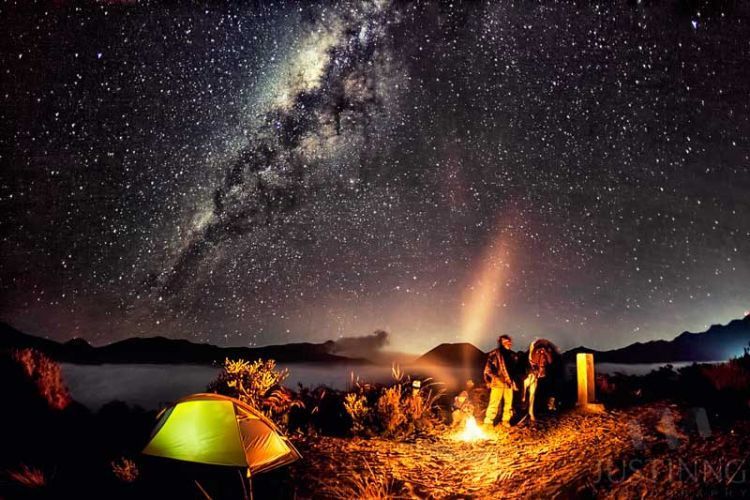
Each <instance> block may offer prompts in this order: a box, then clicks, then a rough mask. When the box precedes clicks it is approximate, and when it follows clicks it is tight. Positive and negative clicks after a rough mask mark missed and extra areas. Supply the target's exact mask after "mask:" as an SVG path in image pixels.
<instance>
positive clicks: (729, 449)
mask: <svg viewBox="0 0 750 500" xmlns="http://www.w3.org/2000/svg"><path fill="white" fill-rule="evenodd" d="M696 421H700V418H698V419H696V418H695V413H694V412H692V411H688V410H684V409H680V408H678V407H677V406H674V405H669V404H666V403H662V404H653V405H649V406H641V407H637V408H632V409H627V410H608V411H604V412H601V413H580V412H576V411H570V412H566V413H563V414H562V415H559V416H555V417H551V418H548V419H546V420H544V421H540V422H538V423H536V424H534V425H530V424H527V423H524V424H522V425H519V426H517V427H514V428H512V429H510V430H506V429H503V428H497V429H496V430H494V431H492V432H491V435H490V439H487V440H482V441H473V442H463V441H457V440H456V439H455V437H454V436H453V434H452V433H451V432H450V430H445V431H444V432H441V433H436V434H435V435H432V436H428V437H423V438H418V439H414V440H411V441H406V442H400V441H392V440H385V439H378V438H373V439H358V438H354V439H350V438H331V437H301V438H299V439H298V440H297V445H298V447H299V449H300V451H301V452H302V454H303V457H304V458H303V460H301V461H300V462H298V464H296V465H295V466H294V467H293V470H292V474H293V475H294V477H295V479H294V482H295V484H296V485H298V488H299V489H298V496H300V497H303V498H308V497H316V498H323V497H328V498H366V497H369V498H378V497H392V498H490V497H492V498H500V497H503V498H528V497H535V498H538V497H545V498H546V497H557V498H573V497H575V498H580V497H601V498H642V497H644V496H647V497H656V498H665V497H726V496H734V497H741V496H750V487H749V486H748V485H747V483H748V482H750V474H748V468H749V467H748V464H747V463H746V462H745V459H746V458H747V456H748V453H750V423H748V422H739V423H735V424H733V426H731V427H728V428H727V427H725V428H723V429H719V428H710V427H706V426H705V425H703V427H699V426H697V425H696Z"/></svg>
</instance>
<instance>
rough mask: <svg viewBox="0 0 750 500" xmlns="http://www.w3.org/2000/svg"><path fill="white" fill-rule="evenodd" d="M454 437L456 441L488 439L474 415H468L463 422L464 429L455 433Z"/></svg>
mask: <svg viewBox="0 0 750 500" xmlns="http://www.w3.org/2000/svg"><path fill="white" fill-rule="evenodd" d="M455 439H456V440H458V441H481V440H484V439H489V436H488V435H487V434H486V433H485V432H484V431H483V430H482V428H481V427H479V425H478V424H477V419H475V418H474V415H469V416H468V418H467V419H466V423H465V424H464V429H463V430H462V431H461V432H459V433H458V434H456V436H455Z"/></svg>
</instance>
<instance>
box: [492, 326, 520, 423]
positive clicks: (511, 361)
mask: <svg viewBox="0 0 750 500" xmlns="http://www.w3.org/2000/svg"><path fill="white" fill-rule="evenodd" d="M497 344H498V345H497V349H495V350H493V351H490V353H489V355H488V356H487V363H486V364H485V365H484V381H485V383H486V384H487V387H488V388H489V389H490V402H489V404H488V405H487V412H486V413H485V415H484V425H487V426H492V425H494V423H495V418H497V414H498V412H499V410H500V406H501V405H502V409H503V414H502V421H503V426H504V427H510V417H511V416H512V415H513V390H514V388H515V385H516V384H515V382H514V381H513V370H514V369H515V362H516V359H515V356H516V355H515V353H514V352H513V351H512V350H511V348H512V347H513V341H512V340H511V338H510V336H508V335H501V336H500V337H499V338H498V339H497Z"/></svg>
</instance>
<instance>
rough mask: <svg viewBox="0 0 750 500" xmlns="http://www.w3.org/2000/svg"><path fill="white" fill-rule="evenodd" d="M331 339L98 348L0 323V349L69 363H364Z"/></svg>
mask: <svg viewBox="0 0 750 500" xmlns="http://www.w3.org/2000/svg"><path fill="white" fill-rule="evenodd" d="M333 344H334V343H333V342H331V341H328V342H324V343H322V344H313V343H308V342H302V343H296V344H285V345H272V346H264V347H219V346H215V345H211V344H197V343H194V342H190V341H188V340H184V339H168V338H165V337H148V338H142V337H134V338H130V339H126V340H123V341H120V342H115V343H113V344H108V345H105V346H102V347H93V346H91V345H90V344H89V343H88V342H86V341H85V340H83V339H80V338H75V339H72V340H70V341H68V342H65V343H59V342H55V341H52V340H48V339H44V338H40V337H35V336H33V335H28V334H25V333H22V332H19V331H18V330H16V329H15V328H13V327H12V326H10V325H7V324H5V323H0V349H8V348H24V347H33V348H35V349H37V350H39V351H41V352H43V353H45V354H47V355H48V356H50V357H51V358H53V359H55V360H57V361H62V362H69V363H81V364H92V363H164V364H169V363H173V364H178V363H195V364H212V363H220V362H222V361H224V358H243V359H257V358H264V359H268V358H271V359H275V360H276V361H278V362H280V363H303V362H305V363H367V362H368V361H366V360H364V359H361V358H348V357H345V356H339V355H336V354H331V350H332V348H333Z"/></svg>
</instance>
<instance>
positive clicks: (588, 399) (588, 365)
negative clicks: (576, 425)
mask: <svg viewBox="0 0 750 500" xmlns="http://www.w3.org/2000/svg"><path fill="white" fill-rule="evenodd" d="M576 369H577V372H578V406H580V407H582V408H587V407H588V406H589V405H590V404H592V403H594V402H595V401H596V398H595V395H594V355H593V354H591V353H585V352H579V353H578V354H576Z"/></svg>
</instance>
